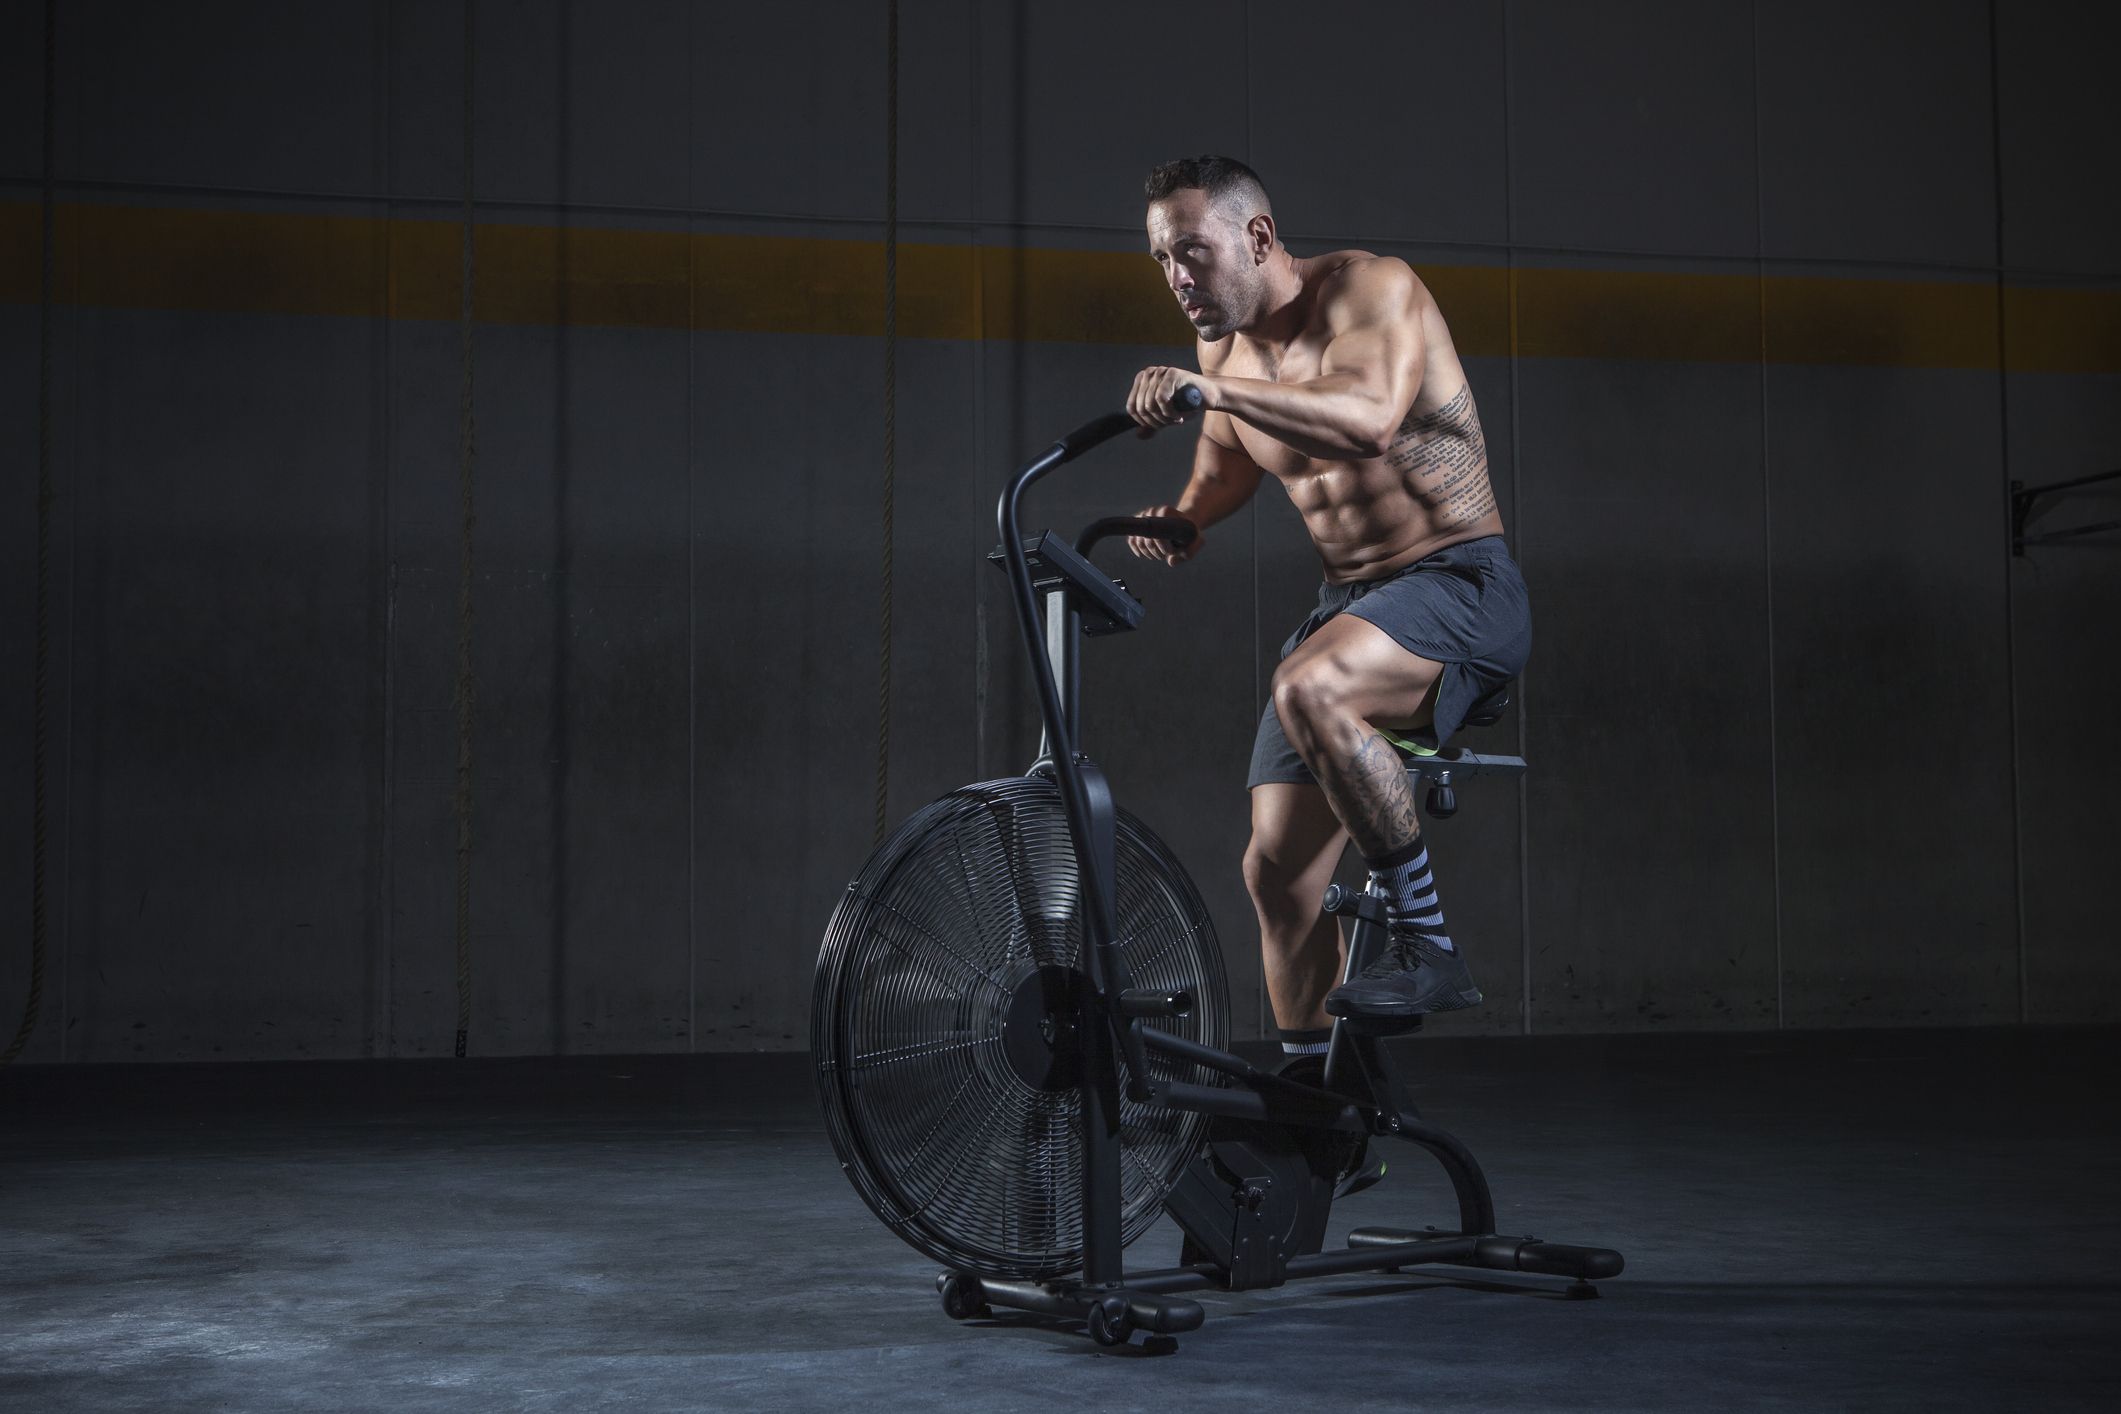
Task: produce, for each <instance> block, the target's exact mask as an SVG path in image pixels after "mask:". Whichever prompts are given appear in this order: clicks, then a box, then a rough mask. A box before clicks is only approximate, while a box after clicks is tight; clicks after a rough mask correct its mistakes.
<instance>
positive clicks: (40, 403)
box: [0, 0, 59, 1065]
mask: <svg viewBox="0 0 2121 1414" xmlns="http://www.w3.org/2000/svg"><path fill="white" fill-rule="evenodd" d="M58 8H59V6H58V0H44V213H43V215H44V252H43V268H42V272H41V278H42V284H41V286H40V292H39V294H38V307H37V644H36V650H35V652H36V659H35V664H36V666H35V669H34V672H33V674H32V687H31V689H30V691H31V698H32V706H31V708H30V712H31V717H32V725H31V727H30V760H31V766H30V827H29V837H30V865H29V871H30V872H29V879H30V883H29V1000H28V1001H26V1002H25V1003H23V1007H22V1024H21V1025H20V1026H18V1027H16V1028H15V1039H14V1040H12V1041H10V1042H8V1044H7V1050H6V1051H4V1052H0V1065H11V1064H13V1063H14V1060H15V1057H17V1056H19V1055H21V1054H22V1048H23V1047H25V1046H27V1045H28V1044H29V1038H30V1034H31V1033H32V1032H34V1031H35V1030H36V1029H37V1013H38V1011H39V1010H40V1009H41V1008H42V1007H43V1004H44V954H45V945H46V931H47V928H48V927H49V921H48V917H47V909H46V897H47V879H48V876H49V872H50V871H49V869H48V867H47V864H46V859H45V815H46V809H45V800H46V795H47V791H48V780H47V776H46V767H45V763H46V761H47V759H48V758H49V755H50V752H49V746H50V741H51V725H50V716H51V690H50V681H51V652H52V649H51V642H52V595H51V585H52V245H53V239H52V237H53V232H54V228H55V227H56V225H57V222H56V221H55V220H54V219H53V217H54V214H55V212H56V210H57V207H56V205H55V204H54V202H53V199H52V151H53V149H52V119H53V116H54V115H55V114H56V113H57V111H58V105H57V104H56V103H54V102H53V99H52V92H53V89H54V87H55V84H54V82H53V81H54V79H55V78H56V76H57V74H58V65H57V64H56V63H54V62H53V59H54V56H55V53H56V49H55V40H54V35H56V34H57V32H58V29H59V24H58V13H57V12H58Z"/></svg>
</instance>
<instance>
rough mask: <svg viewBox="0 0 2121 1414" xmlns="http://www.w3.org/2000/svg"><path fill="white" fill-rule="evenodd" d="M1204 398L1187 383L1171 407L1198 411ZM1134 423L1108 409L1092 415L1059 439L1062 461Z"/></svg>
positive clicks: (1079, 453) (1121, 414)
mask: <svg viewBox="0 0 2121 1414" xmlns="http://www.w3.org/2000/svg"><path fill="white" fill-rule="evenodd" d="M1206 401H1207V399H1206V398H1205V397H1204V396H1203V395H1202V393H1201V391H1200V389H1199V388H1198V387H1197V386H1195V385H1194V384H1191V383H1188V384H1187V385H1186V386H1185V387H1183V388H1181V389H1179V390H1178V391H1177V392H1176V393H1174V394H1172V395H1171V410H1172V411H1173V412H1199V411H1200V408H1201V404H1202V403H1204V402H1206ZM1135 426H1136V424H1135V421H1134V419H1133V418H1131V417H1129V416H1128V415H1127V414H1125V413H1123V412H1108V413H1106V414H1105V415H1104V416H1103V417H1099V418H1093V419H1091V420H1090V421H1089V422H1086V423H1084V424H1083V425H1082V426H1080V427H1078V428H1076V429H1075V430H1074V431H1073V432H1070V433H1069V434H1068V435H1067V436H1065V437H1063V438H1061V439H1060V442H1059V446H1060V447H1061V448H1062V449H1063V450H1062V453H1061V460H1062V461H1064V462H1067V461H1074V460H1075V459H1076V458H1077V457H1079V456H1081V455H1082V454H1083V453H1084V452H1087V451H1089V450H1090V449H1091V448H1092V447H1095V446H1097V445H1098V444H1099V443H1101V442H1109V441H1111V440H1112V439H1113V438H1114V437H1117V436H1118V435H1119V434H1120V433H1122V432H1132V431H1133V430H1134V428H1135Z"/></svg>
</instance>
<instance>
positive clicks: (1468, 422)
mask: <svg viewBox="0 0 2121 1414" xmlns="http://www.w3.org/2000/svg"><path fill="white" fill-rule="evenodd" d="M1384 459H1385V464H1386V465H1387V466H1389V467H1391V468H1392V469H1393V470H1394V471H1396V472H1399V473H1401V474H1402V475H1404V476H1405V477H1406V478H1407V486H1408V489H1409V490H1411V491H1412V492H1413V493H1414V496H1415V498H1416V499H1417V500H1419V501H1420V502H1421V503H1422V504H1423V505H1424V506H1426V507H1428V509H1429V512H1430V513H1431V514H1432V515H1434V516H1435V517H1436V519H1437V521H1438V522H1439V524H1440V525H1443V526H1458V525H1467V524H1470V523H1471V522H1473V521H1476V520H1479V519H1480V518H1481V517H1482V516H1484V515H1486V514H1488V512H1490V511H1492V510H1494V509H1495V490H1494V488H1493V487H1492V486H1490V485H1489V484H1488V441H1487V438H1486V437H1485V436H1483V435H1482V433H1481V430H1480V414H1479V413H1478V412H1477V411H1475V410H1474V407H1473V389H1472V387H1471V385H1468V386H1466V387H1464V388H1461V389H1459V390H1458V396H1457V397H1455V398H1453V399H1451V401H1449V402H1447V403H1445V404H1444V405H1443V406H1442V407H1440V408H1438V409H1436V411H1434V412H1431V413H1424V414H1422V415H1421V416H1419V417H1416V416H1415V415H1414V414H1412V413H1408V414H1407V420H1406V421H1405V422H1402V423H1400V424H1399V431H1398V432H1396V433H1394V434H1393V436H1392V445H1391V446H1390V447H1388V448H1386V449H1385V457H1384Z"/></svg>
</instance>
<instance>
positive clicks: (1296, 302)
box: [1237, 246, 1310, 353]
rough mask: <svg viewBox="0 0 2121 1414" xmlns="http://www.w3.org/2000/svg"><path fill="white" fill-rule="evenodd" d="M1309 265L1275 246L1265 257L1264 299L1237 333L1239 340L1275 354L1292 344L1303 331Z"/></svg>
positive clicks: (1282, 247)
mask: <svg viewBox="0 0 2121 1414" xmlns="http://www.w3.org/2000/svg"><path fill="white" fill-rule="evenodd" d="M1309 264H1310V262H1309V261H1304V260H1298V259H1297V258H1296V257H1295V256H1293V255H1291V254H1289V251H1288V248H1287V247H1286V246H1276V247H1275V249H1274V253H1273V254H1272V255H1271V256H1269V257H1268V258H1267V289H1266V296H1267V297H1266V300H1265V301H1264V302H1263V303H1262V304H1261V306H1260V311H1259V317H1258V318H1256V319H1254V320H1253V321H1252V322H1251V323H1250V324H1248V325H1246V326H1245V327H1244V328H1243V329H1240V330H1238V331H1237V332H1238V334H1239V335H1240V336H1241V337H1243V338H1244V339H1246V340H1247V341H1249V342H1251V343H1254V344H1259V345H1262V346H1264V347H1266V348H1270V349H1273V350H1274V351H1275V352H1276V353H1279V352H1281V351H1282V350H1283V349H1286V348H1287V347H1288V346H1289V345H1290V344H1292V343H1294V342H1295V341H1296V337H1297V335H1299V334H1301V333H1303V328H1304V319H1305V314H1304V305H1305V303H1306V301H1305V299H1304V291H1305V288H1306V287H1307V286H1308V284H1309V283H1310V281H1309V279H1308V274H1307V271H1308V267H1309Z"/></svg>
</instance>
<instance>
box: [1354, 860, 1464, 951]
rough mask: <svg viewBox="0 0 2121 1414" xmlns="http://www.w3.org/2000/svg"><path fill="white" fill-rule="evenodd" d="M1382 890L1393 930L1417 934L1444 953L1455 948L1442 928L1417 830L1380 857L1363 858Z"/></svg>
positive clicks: (1440, 910) (1439, 907)
mask: <svg viewBox="0 0 2121 1414" xmlns="http://www.w3.org/2000/svg"><path fill="white" fill-rule="evenodd" d="M1363 862H1364V863H1366V864H1368V865H1369V866H1370V872H1371V873H1372V874H1374V875H1376V876H1377V882H1378V886H1379V887H1380V888H1382V889H1383V890H1384V896H1385V912H1386V913H1387V915H1389V917H1390V919H1391V924H1392V931H1393V932H1395V933H1419V934H1421V935H1422V936H1423V937H1425V938H1427V939H1428V940H1429V941H1430V942H1432V943H1434V944H1435V945H1436V946H1437V947H1439V948H1442V949H1443V950H1444V951H1445V952H1456V951H1457V950H1458V949H1457V948H1456V947H1454V946H1453V945H1452V943H1451V938H1450V935H1449V934H1447V933H1445V932H1444V930H1443V903H1442V901H1441V900H1440V899H1438V898H1437V897H1436V876H1435V875H1434V874H1431V873H1430V872H1429V847H1428V846H1427V845H1426V844H1424V843H1423V842H1422V838H1421V833H1420V832H1419V831H1416V832H1415V835H1414V838H1413V839H1411V840H1409V841H1407V843H1406V844H1405V845H1404V846H1403V847H1401V848H1399V849H1395V850H1393V851H1392V852H1391V853H1390V854H1388V855H1386V856H1384V857H1383V858H1382V859H1365V860H1364V861H1363Z"/></svg>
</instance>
